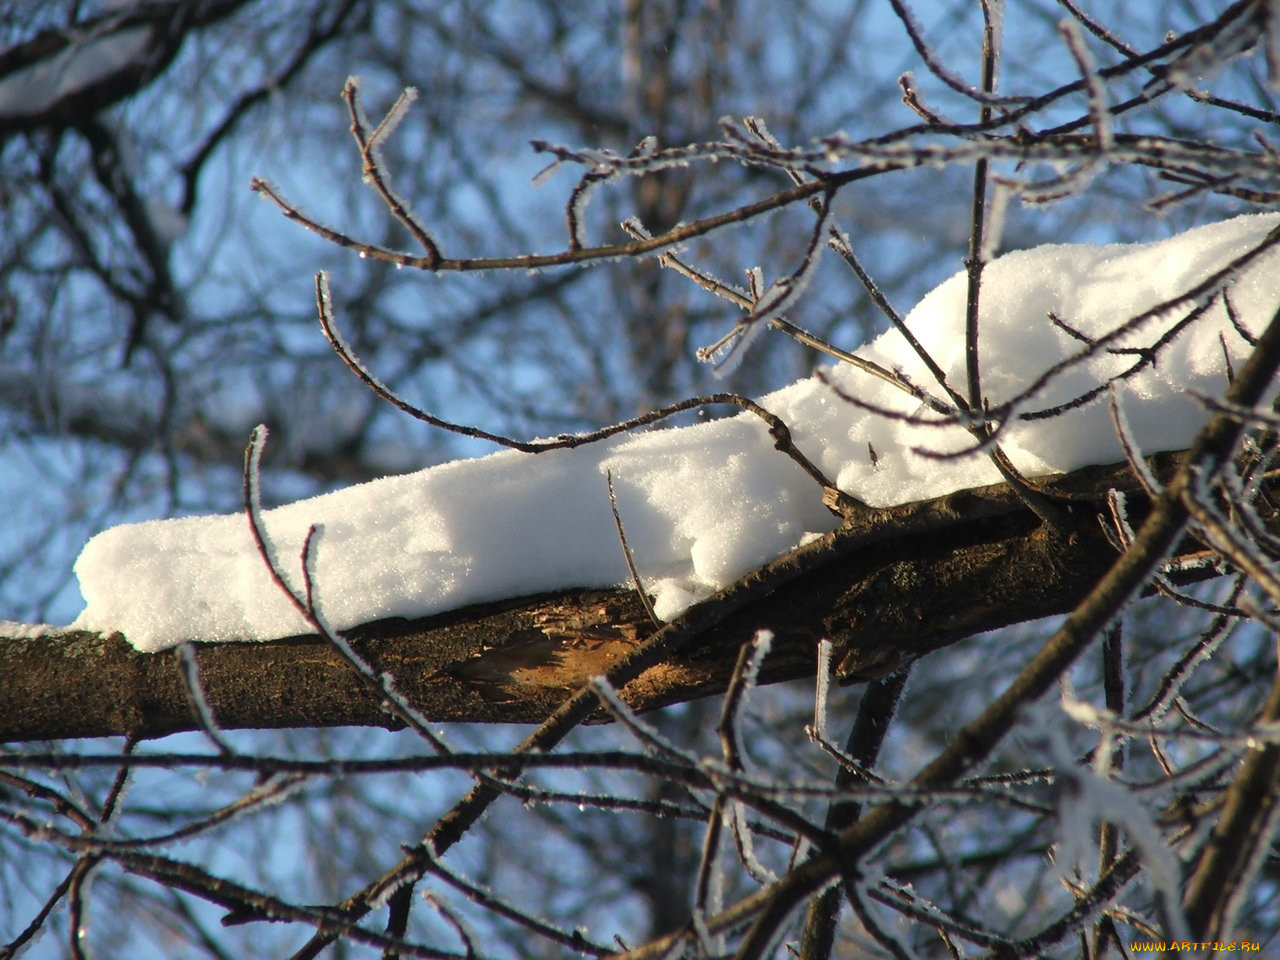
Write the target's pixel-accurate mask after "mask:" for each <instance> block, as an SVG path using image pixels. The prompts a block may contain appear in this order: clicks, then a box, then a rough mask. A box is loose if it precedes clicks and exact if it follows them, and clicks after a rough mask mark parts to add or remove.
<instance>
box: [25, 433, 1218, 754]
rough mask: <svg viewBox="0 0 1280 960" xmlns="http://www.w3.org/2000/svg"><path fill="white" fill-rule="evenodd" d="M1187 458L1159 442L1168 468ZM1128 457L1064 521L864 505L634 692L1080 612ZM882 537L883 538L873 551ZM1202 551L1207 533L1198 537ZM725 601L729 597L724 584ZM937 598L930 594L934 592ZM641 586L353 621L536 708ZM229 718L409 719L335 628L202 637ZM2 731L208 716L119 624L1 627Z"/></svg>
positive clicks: (438, 693)
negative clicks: (106, 631) (755, 643)
mask: <svg viewBox="0 0 1280 960" xmlns="http://www.w3.org/2000/svg"><path fill="white" fill-rule="evenodd" d="M1177 461H1178V458H1177V457H1176V456H1173V455H1162V456H1160V457H1157V458H1153V467H1154V469H1156V471H1157V473H1158V474H1161V475H1164V476H1168V475H1169V473H1170V471H1171V470H1172V469H1173V468H1174V466H1175V465H1176V463H1177ZM1135 485H1136V484H1135V482H1134V481H1133V480H1132V474H1131V472H1130V471H1129V470H1128V468H1127V467H1106V468H1089V469H1086V470H1082V471H1078V472H1077V473H1075V474H1072V475H1070V476H1066V477H1056V478H1050V479H1048V480H1045V481H1044V482H1043V486H1044V489H1045V491H1046V492H1048V493H1050V494H1053V493H1073V494H1076V495H1080V494H1084V493H1088V494H1096V495H1097V496H1098V500H1097V501H1092V500H1087V499H1086V500H1079V501H1073V506H1072V509H1071V510H1070V511H1069V513H1068V521H1067V523H1065V524H1064V525H1063V526H1062V527H1061V528H1058V529H1049V528H1047V527H1046V526H1044V525H1040V524H1038V523H1037V521H1036V519H1035V517H1034V516H1032V515H1031V514H1030V513H1029V512H1028V511H1027V510H1026V509H1025V508H1024V507H1023V506H1022V505H1021V503H1020V502H1019V501H1018V500H1017V498H1016V497H1015V496H1014V495H1013V494H1012V493H1011V492H1010V491H1009V489H1008V487H1007V486H1005V485H1003V484H1000V485H995V486H992V487H986V488H982V489H977V490H969V491H961V492H958V493H954V494H951V495H949V496H946V497H941V498H939V499H937V500H932V501H925V502H922V503H919V504H910V505H906V506H903V507H899V508H894V509H893V510H888V511H883V512H879V513H874V514H871V515H870V516H871V519H868V520H862V521H851V522H849V523H847V524H846V525H845V527H843V528H841V529H840V530H838V531H836V532H834V533H832V534H829V535H828V536H826V537H823V538H821V539H820V540H817V541H815V542H813V543H811V544H808V545H806V546H804V547H802V548H800V549H799V550H796V551H794V552H793V553H791V554H789V555H787V556H784V557H782V558H780V559H778V560H776V561H774V562H773V563H771V564H769V565H768V566H766V567H764V568H761V570H758V571H756V572H754V573H752V574H750V575H748V576H747V577H746V578H744V579H743V580H742V581H740V582H739V583H737V584H735V585H733V586H732V587H730V588H728V590H726V591H724V592H723V593H722V594H720V595H718V596H717V597H713V598H711V599H709V600H708V601H706V602H705V604H704V606H706V607H707V608H708V611H709V612H710V611H713V610H715V609H717V608H716V607H715V605H716V604H717V603H720V604H721V606H720V608H719V609H723V610H728V611H729V612H728V613H727V614H723V615H721V614H716V615H715V616H710V617H708V618H707V620H705V621H703V622H704V623H709V625H708V626H706V627H705V628H704V629H701V630H700V631H699V635H698V637H697V639H696V641H695V642H694V643H693V644H691V645H686V646H685V647H684V648H683V650H682V652H680V653H679V654H678V655H676V656H674V657H672V658H670V659H668V660H666V661H664V662H662V663H660V664H658V665H657V666H654V667H651V668H649V669H648V670H647V671H646V672H645V673H644V674H642V675H641V676H640V677H639V678H638V679H637V680H635V681H634V682H632V683H630V684H628V685H627V686H626V687H625V688H624V690H623V691H622V694H623V697H624V699H625V700H626V701H627V702H628V703H630V704H631V705H632V706H634V707H636V708H638V709H649V708H653V707H657V706H661V705H664V704H668V703H673V702H678V701H683V700H688V699H692V698H695V697H699V696H705V695H708V694H712V693H716V692H719V691H720V690H723V688H724V685H725V683H726V682H727V680H728V677H729V674H730V672H731V670H732V667H733V661H734V657H735V655H736V652H737V649H738V647H739V645H740V644H741V642H742V639H743V638H744V637H749V636H751V635H752V633H753V632H754V631H755V630H756V629H758V628H761V627H767V628H769V629H771V630H773V631H774V633H775V634H776V639H775V642H774V645H773V652H772V654H771V656H770V657H769V659H767V660H766V661H765V664H764V668H763V671H762V678H761V679H762V681H763V682H776V681H779V680H784V679H791V678H795V677H799V676H805V675H810V674H811V673H812V671H813V669H814V660H815V650H816V644H817V640H818V639H819V638H821V637H828V638H830V639H831V640H832V641H833V643H835V645H836V649H837V656H838V657H839V661H838V663H839V667H838V672H839V674H840V675H841V677H842V678H844V679H845V680H857V679H865V678H869V677H874V676H879V675H882V674H884V673H886V672H889V671H891V670H893V669H896V668H897V667H898V666H899V665H901V664H902V663H904V662H907V661H910V660H912V659H914V658H916V657H919V656H921V655H923V654H925V653H927V652H929V651H930V650H933V649H937V648H938V647H941V646H945V645H947V644H950V643H954V642H956V641H957V640H960V639H963V638H964V637H967V636H970V635H972V634H974V633H978V632H981V631H984V630H989V629H993V628H995V627H999V626H1004V625H1006V624H1010V623H1015V622H1019V621H1023V620H1028V619H1034V618H1037V617H1044V616H1049V615H1052V614H1057V613H1062V612H1064V611H1066V610H1069V609H1071V608H1072V606H1074V604H1075V603H1076V602H1077V601H1078V600H1079V599H1080V598H1081V597H1083V596H1084V595H1085V593H1086V592H1087V591H1088V589H1089V588H1090V587H1091V586H1092V585H1093V584H1094V583H1095V582H1096V581H1097V579H1098V578H1099V577H1100V576H1101V575H1102V573H1103V572H1105V571H1106V569H1107V568H1108V567H1109V566H1110V565H1111V564H1112V562H1113V561H1114V559H1115V550H1114V548H1113V547H1112V546H1111V545H1110V544H1109V543H1108V542H1107V540H1106V538H1105V537H1104V535H1103V533H1102V529H1101V526H1100V524H1099V522H1098V517H1099V515H1100V514H1101V511H1102V509H1103V508H1102V506H1101V496H1102V494H1103V493H1104V492H1105V490H1106V489H1108V488H1111V487H1124V488H1128V489H1132V488H1134V487H1135ZM872 547H874V549H871V548H872ZM1186 549H1187V551H1195V550H1199V549H1200V548H1199V547H1198V546H1196V545H1193V544H1189V545H1187V547H1186ZM726 597H727V598H728V600H729V601H732V602H726V601H725V598H726ZM926 600H927V603H926ZM653 631H654V626H653V625H652V623H651V622H650V621H649V619H648V617H647V615H646V614H645V611H644V608H643V606H642V605H641V603H640V601H639V598H638V597H637V596H636V595H635V593H634V592H633V591H630V590H568V591H564V592H563V593H557V594H553V595H542V596H537V597H526V598H520V599H511V600H506V601H501V602H497V603H489V604H482V605H479V606H473V607H468V608H466V609H463V610H458V611H454V612H451V613H445V614H441V615H438V616H434V617H428V618H424V619H421V620H415V621H405V620H388V621H382V622H379V623H374V624H368V625H366V626H364V627H361V628H358V629H356V630H354V631H351V632H350V634H349V636H350V639H351V641H352V642H353V643H354V644H355V645H356V647H357V648H358V649H359V650H360V651H361V652H362V653H363V654H364V655H366V656H367V657H368V658H369V660H370V661H371V662H372V663H373V664H374V665H375V666H376V667H378V668H379V669H381V670H386V671H388V672H390V673H391V675H392V676H393V677H394V678H395V681H396V684H397V686H398V688H399V689H400V690H401V691H403V692H404V694H405V695H406V696H408V697H410V698H411V699H412V701H413V703H414V704H415V707H416V708H417V709H419V710H420V711H421V712H422V714H423V715H425V716H427V717H429V718H431V719H432V720H441V721H443V720H457V721H474V722H507V721H515V722H536V721H540V720H542V719H544V718H545V717H546V716H548V715H549V714H550V713H551V712H552V711H553V710H555V709H556V707H557V706H558V705H559V704H560V703H561V702H563V701H564V700H565V698H566V697H567V696H568V695H569V694H570V693H572V692H573V691H574V690H576V689H578V688H579V687H581V686H582V685H583V684H584V683H585V682H586V681H587V680H588V679H589V678H590V677H591V676H593V675H596V674H600V673H603V672H604V671H605V670H607V669H608V668H609V667H610V666H611V665H612V664H613V663H616V662H617V661H618V660H619V659H621V658H622V657H623V656H625V655H627V654H628V653H630V652H631V651H632V650H634V649H635V648H636V647H637V646H638V645H639V644H640V643H642V642H643V641H644V639H645V638H646V637H648V636H649V635H650V634H652V633H653ZM196 651H197V656H198V658H199V669H200V676H201V678H202V681H203V683H204V687H205V694H206V697H207V699H208V703H209V704H210V706H211V708H212V710H213V712H214V714H215V715H216V719H217V722H218V724H219V725H220V727H222V728H223V729H236V728H247V727H295V726H339V725H349V724H360V725H382V726H391V725H394V721H393V720H392V719H391V718H390V717H389V716H388V715H387V714H386V713H385V712H383V710H382V707H381V705H380V703H379V702H378V701H377V699H376V698H374V697H371V696H370V695H369V693H368V691H367V690H366V689H364V687H363V686H362V685H361V684H360V682H359V680H358V678H357V677H356V676H355V675H354V671H352V670H351V668H350V667H349V665H347V664H346V663H345V662H343V661H342V659H341V658H340V657H339V656H338V655H337V653H336V652H334V651H333V649H332V648H331V646H330V645H329V644H327V643H326V642H325V641H323V640H321V639H319V638H316V637H295V638H290V639H286V640H277V641H273V642H266V643H259V642H251V643H217V644H197V646H196ZM0 678H2V679H0V702H4V703H5V704H6V709H5V710H4V711H3V712H2V713H0V741H13V740H30V739H52V738H63V737H81V736H104V735H121V734H132V735H135V736H159V735H162V734H165V733H170V732H174V731H178V730H191V729H198V728H199V724H198V721H197V718H195V717H193V716H192V712H191V708H190V703H189V697H188V694H187V691H186V687H185V686H184V682H183V679H182V670H181V669H180V664H179V663H178V662H177V661H176V660H175V659H174V658H172V657H170V656H167V655H157V654H143V653H138V652H136V651H134V650H133V649H132V648H131V647H130V646H129V645H128V644H127V643H125V642H124V641H123V639H122V638H120V637H119V636H106V637H104V636H100V635H97V634H89V633H75V632H63V633H55V634H52V635H49V636H45V637H43V638H40V639H37V640H31V639H26V638H23V637H20V636H10V637H0Z"/></svg>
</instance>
